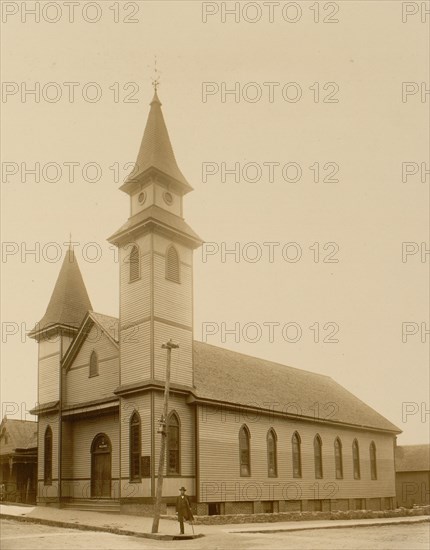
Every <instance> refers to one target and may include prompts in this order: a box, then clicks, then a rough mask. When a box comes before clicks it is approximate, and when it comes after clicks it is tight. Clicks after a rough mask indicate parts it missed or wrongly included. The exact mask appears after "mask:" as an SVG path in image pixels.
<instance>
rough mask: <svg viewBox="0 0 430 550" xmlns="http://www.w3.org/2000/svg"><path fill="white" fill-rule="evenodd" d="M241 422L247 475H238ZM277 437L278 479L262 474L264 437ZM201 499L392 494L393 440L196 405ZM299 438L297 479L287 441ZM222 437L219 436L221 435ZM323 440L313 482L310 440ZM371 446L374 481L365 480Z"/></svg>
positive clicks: (356, 431) (312, 453)
mask: <svg viewBox="0 0 430 550" xmlns="http://www.w3.org/2000/svg"><path fill="white" fill-rule="evenodd" d="M243 424H246V425H247V426H248V428H249V431H250V433H251V440H250V449H251V476H250V477H241V476H240V467H239V438H238V437H239V429H240V427H241V426H242V425H243ZM269 428H273V429H274V430H275V432H276V434H277V459H278V460H277V463H278V477H276V478H273V477H269V476H268V473H267V444H266V436H267V432H268V430H269ZM198 429H199V436H200V437H199V464H200V498H201V500H202V501H213V502H218V501H222V500H226V501H234V500H247V499H249V498H252V499H256V500H259V499H263V500H265V499H266V500H287V499H292V500H300V499H328V498H332V499H343V498H371V497H388V496H393V495H394V465H393V437H392V436H390V435H385V434H378V433H371V432H365V431H359V430H352V429H347V428H340V427H330V426H328V425H321V424H317V423H310V422H300V421H291V420H284V419H281V418H279V417H276V418H274V417H269V416H266V415H254V414H251V413H249V414H248V415H246V414H243V413H242V414H240V413H239V412H238V411H236V412H231V413H229V412H227V411H226V410H221V409H218V410H217V409H215V408H214V407H199V428H198ZM296 430H297V431H298V433H299V434H300V437H301V442H302V444H301V454H302V478H294V477H293V474H292V444H291V438H292V435H293V433H294V432H295V431H296ZM221 433H222V438H221V437H220V434H221ZM317 433H318V434H319V435H320V437H321V439H322V443H323V445H322V453H323V478H322V479H316V478H315V465H314V448H313V442H314V437H315V435H316V434H317ZM337 436H339V437H340V439H341V441H342V450H343V479H336V476H335V462H334V440H335V438H336V437H337ZM354 438H356V439H357V441H358V442H359V446H360V467H361V468H360V469H361V479H360V480H355V479H353V471H352V443H353V440H354ZM371 441H374V442H375V444H376V452H377V468H378V479H377V480H372V479H371V477H370V461H369V445H370V443H371Z"/></svg>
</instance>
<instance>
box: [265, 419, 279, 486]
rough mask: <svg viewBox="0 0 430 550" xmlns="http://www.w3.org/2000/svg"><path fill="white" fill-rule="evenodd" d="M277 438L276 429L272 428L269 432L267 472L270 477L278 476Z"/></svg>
mask: <svg viewBox="0 0 430 550" xmlns="http://www.w3.org/2000/svg"><path fill="white" fill-rule="evenodd" d="M276 439H277V438H276V433H275V431H274V430H272V429H270V430H269V431H268V432H267V473H268V475H269V477H276V476H277V475H278V463H277V454H276Z"/></svg>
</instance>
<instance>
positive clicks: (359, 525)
mask: <svg viewBox="0 0 430 550" xmlns="http://www.w3.org/2000/svg"><path fill="white" fill-rule="evenodd" d="M416 523H430V518H429V517H426V518H420V519H417V520H413V521H411V520H409V521H408V520H404V519H403V520H400V521H391V522H389V523H382V522H380V523H353V524H352V525H351V524H349V525H347V524H345V525H325V526H321V527H320V526H318V525H315V526H314V527H292V528H291V529H253V530H248V531H229V533H248V534H249V533H251V534H252V533H292V532H294V531H318V530H322V529H354V528H355V527H386V526H387V525H410V524H416Z"/></svg>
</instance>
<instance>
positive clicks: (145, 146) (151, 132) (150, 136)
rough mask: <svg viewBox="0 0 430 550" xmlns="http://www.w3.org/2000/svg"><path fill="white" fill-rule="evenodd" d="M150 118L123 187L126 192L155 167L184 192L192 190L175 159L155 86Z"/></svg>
mask: <svg viewBox="0 0 430 550" xmlns="http://www.w3.org/2000/svg"><path fill="white" fill-rule="evenodd" d="M150 105H151V109H150V111H149V115H148V120H147V122H146V127H145V131H144V134H143V138H142V142H141V145H140V149H139V153H138V155H137V160H136V169H135V170H134V171H133V175H132V176H130V177H129V178H128V179H127V181H126V182H125V183H124V185H123V186H122V187H121V189H122V190H123V191H125V192H128V190H129V189H130V188H131V187H132V186H133V184H135V183H136V182H137V181H138V180H139V179H140V176H141V175H142V174H143V173H144V172H146V171H147V170H149V169H151V168H154V169H156V170H159V171H160V172H162V173H163V174H165V175H167V176H169V177H170V178H172V179H173V180H174V182H175V183H177V184H179V186H180V187H181V189H182V192H184V193H187V192H188V191H192V187H191V186H190V184H189V183H188V182H187V180H186V179H185V177H184V175H183V174H182V172H181V171H180V169H179V167H178V164H177V162H176V159H175V154H174V152H173V148H172V144H171V142H170V138H169V133H168V131H167V127H166V123H165V122H164V117H163V112H162V110H161V101H160V99H159V97H158V94H157V86H154V97H153V98H152V101H151V103H150Z"/></svg>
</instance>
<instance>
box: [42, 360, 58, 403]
mask: <svg viewBox="0 0 430 550" xmlns="http://www.w3.org/2000/svg"><path fill="white" fill-rule="evenodd" d="M59 384H60V351H59V350H58V351H57V353H54V354H51V355H48V356H46V357H39V384H38V388H39V392H38V401H39V403H49V402H50V401H57V400H58V399H59V391H60V386H59Z"/></svg>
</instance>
